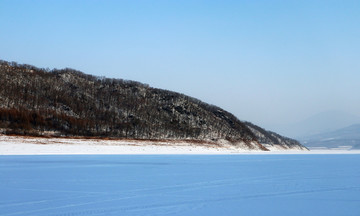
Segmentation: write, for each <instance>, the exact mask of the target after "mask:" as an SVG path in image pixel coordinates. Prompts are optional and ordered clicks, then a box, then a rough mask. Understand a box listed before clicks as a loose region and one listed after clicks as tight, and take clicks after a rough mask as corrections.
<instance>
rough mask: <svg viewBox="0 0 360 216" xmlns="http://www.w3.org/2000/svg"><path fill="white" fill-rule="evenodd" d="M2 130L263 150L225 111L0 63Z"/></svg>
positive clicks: (133, 87)
mask: <svg viewBox="0 0 360 216" xmlns="http://www.w3.org/2000/svg"><path fill="white" fill-rule="evenodd" d="M0 75H1V79H0V128H2V131H3V133H16V134H30V135H49V134H53V135H58V136H92V137H94V136H96V137H116V138H131V139H154V140H161V139H170V140H194V141H206V142H215V143H217V142H218V143H223V142H227V143H231V144H232V145H238V146H241V147H242V148H246V149H258V150H267V149H266V148H265V147H264V146H263V145H261V144H260V143H259V142H258V139H257V137H256V136H255V135H254V133H253V132H252V131H251V130H250V129H249V128H248V127H247V126H246V125H245V124H244V123H243V122H241V121H239V120H238V119H237V118H236V117H235V116H233V115H232V114H231V113H229V112H227V111H225V110H223V109H221V108H219V107H216V106H213V105H209V104H206V103H204V102H201V101H199V100H197V99H195V98H192V97H188V96H186V95H183V94H179V93H176V92H172V91H167V90H161V89H156V88H152V87H149V86H148V85H146V84H142V83H138V82H134V81H125V80H121V79H108V78H101V77H95V76H91V75H86V74H84V73H82V72H79V71H76V70H73V69H62V70H56V69H54V70H51V71H49V70H45V69H41V68H36V67H34V66H31V65H19V64H17V63H13V62H12V63H9V62H5V61H1V62H0Z"/></svg>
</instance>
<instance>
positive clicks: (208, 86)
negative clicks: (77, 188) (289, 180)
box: [0, 0, 360, 130]
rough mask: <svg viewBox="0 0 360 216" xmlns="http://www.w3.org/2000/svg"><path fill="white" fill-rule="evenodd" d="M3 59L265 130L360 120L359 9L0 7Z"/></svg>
mask: <svg viewBox="0 0 360 216" xmlns="http://www.w3.org/2000/svg"><path fill="white" fill-rule="evenodd" d="M0 20H1V21H0V27H1V28H0V59H3V60H7V61H16V62H18V63H27V64H32V65H35V66H38V67H49V68H64V67H70V68H74V69H78V70H80V71H83V72H85V73H88V74H93V75H99V76H106V77H110V78H123V79H129V80H136V81H140V82H143V83H147V84H150V85H151V86H153V87H158V88H164V89H169V90H173V91H178V92H181V93H184V94H187V95H190V96H193V97H196V98H199V99H201V100H203V101H205V102H208V103H211V104H215V105H217V106H220V107H222V108H224V109H226V110H228V111H230V112H232V113H233V114H235V115H236V116H237V117H238V118H240V119H242V120H247V121H251V122H254V123H256V124H259V125H260V126H263V127H266V128H268V129H275V130H276V127H277V125H281V124H291V123H294V122H296V121H300V120H302V119H305V118H307V117H309V116H311V115H314V114H316V113H319V112H323V111H327V110H341V111H345V112H349V113H352V114H355V115H358V116H360V1H345V0H341V1H340V0H338V1H330V0H324V1H316V0H310V1H273V0H271V1H268V0H266V1H256V0H248V1H240V0H239V1H223V0H221V1H210V0H206V1H196V0H191V1H175V0H174V1H170V0H168V1H158V0H151V1H150V0H146V1H136V0H129V1H120V0H119V1H110V0H101V1H100V0H89V1H85V0H84V1H75V0H58V1H55V0H42V1H40V0H31V1H27V0H26V1H25V0H24V1H20V0H0Z"/></svg>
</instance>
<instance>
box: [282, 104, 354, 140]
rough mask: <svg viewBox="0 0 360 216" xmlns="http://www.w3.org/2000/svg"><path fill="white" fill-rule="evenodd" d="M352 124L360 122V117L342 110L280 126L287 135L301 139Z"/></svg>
mask: <svg viewBox="0 0 360 216" xmlns="http://www.w3.org/2000/svg"><path fill="white" fill-rule="evenodd" d="M352 124H360V117H359V116H356V115H352V114H349V113H346V112H342V111H327V112H322V113H319V114H316V115H314V116H311V117H309V118H308V119H306V120H304V121H301V122H298V123H296V124H292V125H286V126H284V127H281V128H279V130H278V131H279V132H281V133H282V134H285V135H286V136H290V137H295V138H297V139H300V138H302V137H307V136H310V135H313V134H319V133H326V132H331V131H334V130H337V129H341V128H344V127H347V126H349V125H352Z"/></svg>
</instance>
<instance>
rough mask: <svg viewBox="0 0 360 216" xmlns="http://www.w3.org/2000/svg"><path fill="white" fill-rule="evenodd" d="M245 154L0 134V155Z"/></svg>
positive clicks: (226, 148)
mask: <svg viewBox="0 0 360 216" xmlns="http://www.w3.org/2000/svg"><path fill="white" fill-rule="evenodd" d="M239 152H246V150H243V149H241V148H236V147H234V146H232V145H229V144H227V143H223V144H221V145H215V144H206V143H201V144H198V143H191V142H181V141H179V142H166V141H156V142H155V141H139V140H104V139H70V138H42V137H23V136H3V135H0V155H38V154H230V153H239Z"/></svg>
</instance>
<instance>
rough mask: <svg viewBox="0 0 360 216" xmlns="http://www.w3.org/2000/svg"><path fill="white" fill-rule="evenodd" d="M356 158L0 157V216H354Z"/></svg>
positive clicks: (359, 158) (359, 188)
mask: <svg viewBox="0 0 360 216" xmlns="http://www.w3.org/2000/svg"><path fill="white" fill-rule="evenodd" d="M359 164H360V155H359V154H354V155H352V154H348V155H57V156H55V155H52V156H49V155H38V156H0V192H1V193H0V215H1V216H10V215H11V216H12V215H14V216H15V215H26V216H35V215H36V216H44V215H46V216H75V215H86V216H87V215H104V216H105V215H117V216H118V215H121V216H122V215H196V216H199V215H292V216H294V215H301V216H303V215H307V216H308V215H314V216H315V215H316V216H319V215H327V216H331V215H359V214H360V183H359V182H360V166H359Z"/></svg>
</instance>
